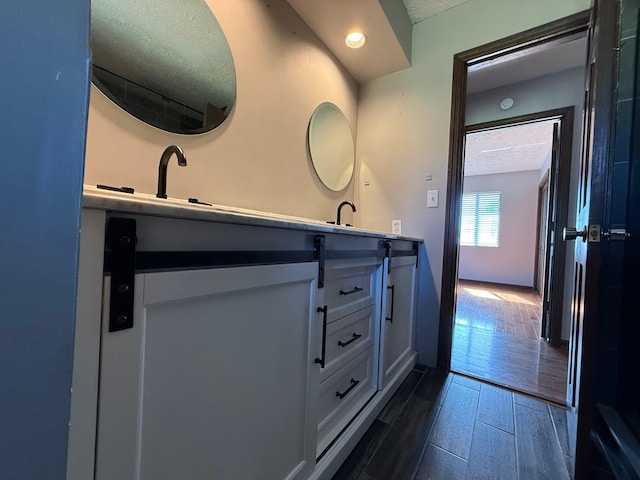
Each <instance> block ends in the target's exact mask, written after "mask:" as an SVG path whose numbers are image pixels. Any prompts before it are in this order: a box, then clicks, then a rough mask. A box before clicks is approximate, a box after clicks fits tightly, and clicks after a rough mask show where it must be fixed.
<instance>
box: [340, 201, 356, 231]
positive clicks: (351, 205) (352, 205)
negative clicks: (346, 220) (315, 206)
mask: <svg viewBox="0 0 640 480" xmlns="http://www.w3.org/2000/svg"><path fill="white" fill-rule="evenodd" d="M345 205H349V206H350V207H351V210H353V211H354V212H355V211H356V206H355V205H354V204H353V203H351V202H347V201H346V200H345V201H344V202H342V203H341V204H340V205H338V215H337V216H336V225H340V210H342V207H344V206H345ZM347 226H350V225H347Z"/></svg>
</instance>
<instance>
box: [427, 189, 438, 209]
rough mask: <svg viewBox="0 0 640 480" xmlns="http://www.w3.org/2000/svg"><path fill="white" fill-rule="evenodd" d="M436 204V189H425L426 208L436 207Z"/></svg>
mask: <svg viewBox="0 0 640 480" xmlns="http://www.w3.org/2000/svg"><path fill="white" fill-rule="evenodd" d="M437 206H438V190H429V191H427V208H436V207H437Z"/></svg>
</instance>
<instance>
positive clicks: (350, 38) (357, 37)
mask: <svg viewBox="0 0 640 480" xmlns="http://www.w3.org/2000/svg"><path fill="white" fill-rule="evenodd" d="M366 41H367V36H366V35H365V34H364V33H362V32H351V33H350V34H349V35H347V39H346V40H345V42H344V43H346V44H347V47H349V48H360V47H361V46H363V45H364V42H366Z"/></svg>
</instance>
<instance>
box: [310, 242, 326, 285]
mask: <svg viewBox="0 0 640 480" xmlns="http://www.w3.org/2000/svg"><path fill="white" fill-rule="evenodd" d="M313 243H314V245H315V248H316V255H317V256H318V288H324V264H325V262H326V261H327V250H326V246H325V236H324V235H316V236H315V237H314V238H313Z"/></svg>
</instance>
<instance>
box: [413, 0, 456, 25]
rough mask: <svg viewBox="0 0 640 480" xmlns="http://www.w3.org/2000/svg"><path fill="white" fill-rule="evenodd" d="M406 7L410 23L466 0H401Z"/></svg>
mask: <svg viewBox="0 0 640 480" xmlns="http://www.w3.org/2000/svg"><path fill="white" fill-rule="evenodd" d="M402 1H403V2H404V6H405V7H406V8H407V13H408V14H409V18H410V19H411V23H418V22H421V21H422V20H424V19H425V18H429V17H433V16H434V15H437V14H438V13H440V12H444V11H445V10H449V9H450V8H453V7H455V6H457V5H460V4H461V3H464V2H466V1H468V0H402Z"/></svg>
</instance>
